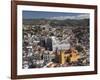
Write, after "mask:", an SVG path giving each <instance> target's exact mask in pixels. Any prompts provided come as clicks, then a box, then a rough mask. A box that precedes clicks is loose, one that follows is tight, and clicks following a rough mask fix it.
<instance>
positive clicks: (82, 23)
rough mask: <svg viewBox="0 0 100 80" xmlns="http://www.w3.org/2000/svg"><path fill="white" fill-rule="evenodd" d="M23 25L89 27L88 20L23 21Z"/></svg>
mask: <svg viewBox="0 0 100 80" xmlns="http://www.w3.org/2000/svg"><path fill="white" fill-rule="evenodd" d="M23 24H24V25H37V24H42V25H45V24H49V25H51V26H89V19H66V20H56V19H52V20H51V19H23Z"/></svg>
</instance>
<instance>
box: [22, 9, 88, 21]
mask: <svg viewBox="0 0 100 80" xmlns="http://www.w3.org/2000/svg"><path fill="white" fill-rule="evenodd" d="M22 16H23V19H40V18H46V19H74V18H76V19H77V18H88V17H89V14H88V13H67V12H43V11H23V13H22Z"/></svg>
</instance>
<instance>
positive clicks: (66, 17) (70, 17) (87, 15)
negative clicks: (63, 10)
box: [49, 14, 89, 20]
mask: <svg viewBox="0 0 100 80" xmlns="http://www.w3.org/2000/svg"><path fill="white" fill-rule="evenodd" d="M88 18H89V14H80V15H77V16H57V17H50V18H49V19H56V20H65V19H88Z"/></svg>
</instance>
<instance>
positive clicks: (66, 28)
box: [22, 19, 90, 69]
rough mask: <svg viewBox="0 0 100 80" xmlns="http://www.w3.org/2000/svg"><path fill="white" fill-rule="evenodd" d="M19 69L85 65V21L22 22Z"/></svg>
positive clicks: (86, 46) (87, 20)
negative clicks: (20, 64)
mask: <svg viewBox="0 0 100 80" xmlns="http://www.w3.org/2000/svg"><path fill="white" fill-rule="evenodd" d="M22 50H23V64H22V67H23V69H26V68H28V69H30V68H44V67H46V68H50V67H70V66H89V64H90V60H89V19H81V20H75V19H74V20H70V19H69V20H68V19H67V20H54V19H32V20H23V49H22Z"/></svg>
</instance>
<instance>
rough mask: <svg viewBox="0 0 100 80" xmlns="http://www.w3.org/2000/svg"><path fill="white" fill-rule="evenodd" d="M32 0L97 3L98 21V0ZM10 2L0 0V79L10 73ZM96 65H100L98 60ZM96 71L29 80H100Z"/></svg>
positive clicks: (99, 18) (8, 75)
mask: <svg viewBox="0 0 100 80" xmlns="http://www.w3.org/2000/svg"><path fill="white" fill-rule="evenodd" d="M30 1H32V0H30ZM33 1H44V2H57V3H74V4H90V5H98V7H99V10H98V14H99V16H98V21H100V6H99V3H100V1H99V0H33ZM10 4H11V3H10V0H0V80H10V73H11V72H10V71H11V69H10V67H11V62H10V61H11V48H10V44H11V41H10V39H11V33H10V32H11V19H10V18H11V14H10V13H11V5H10ZM98 26H100V24H98ZM98 28H99V29H98V34H99V33H100V31H99V30H100V27H98ZM99 40H100V37H99ZM99 40H98V41H99ZM98 44H100V42H98ZM98 48H100V45H98ZM99 52H100V49H99ZM99 52H98V53H99ZM99 56H100V54H98V57H99ZM98 61H100V58H99V59H98ZM98 67H100V63H99V62H98ZM98 73H99V74H98V75H84V76H67V77H66V76H65V77H53V78H39V79H30V80H100V68H99V71H98ZM27 80H29V79H27Z"/></svg>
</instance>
